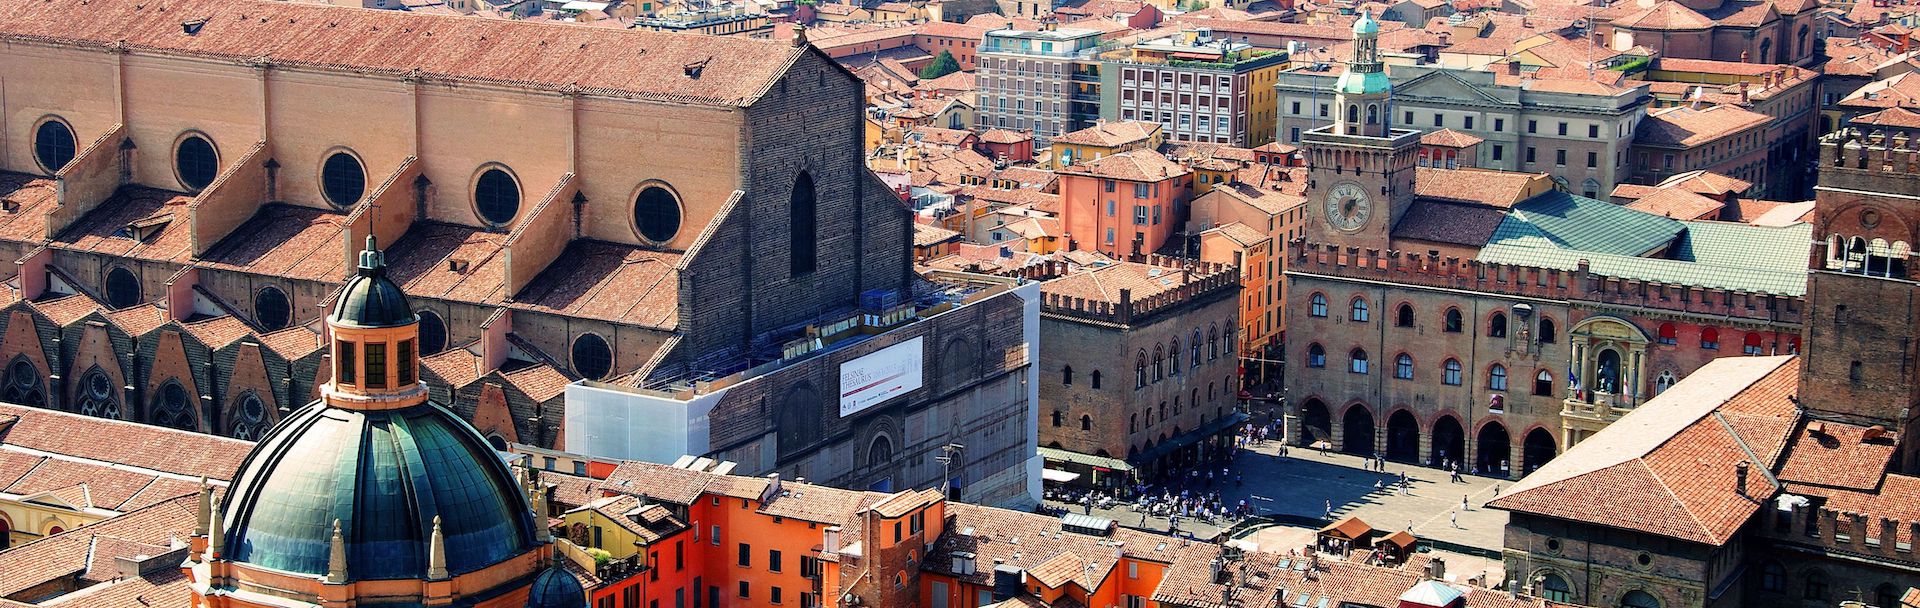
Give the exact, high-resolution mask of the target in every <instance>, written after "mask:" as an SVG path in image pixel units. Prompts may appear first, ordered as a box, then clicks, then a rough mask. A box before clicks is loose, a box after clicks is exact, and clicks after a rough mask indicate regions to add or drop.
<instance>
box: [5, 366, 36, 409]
mask: <svg viewBox="0 0 1920 608" xmlns="http://www.w3.org/2000/svg"><path fill="white" fill-rule="evenodd" d="M41 386H43V385H42V384H41V383H40V370H39V369H37V368H35V367H34V366H33V363H31V362H28V361H27V359H26V357H17V358H15V359H14V360H13V364H12V365H8V366H7V384H6V386H5V387H0V401H5V402H7V403H12V404H17V405H31V406H33V407H46V405H47V393H46V391H45V390H42V389H41Z"/></svg>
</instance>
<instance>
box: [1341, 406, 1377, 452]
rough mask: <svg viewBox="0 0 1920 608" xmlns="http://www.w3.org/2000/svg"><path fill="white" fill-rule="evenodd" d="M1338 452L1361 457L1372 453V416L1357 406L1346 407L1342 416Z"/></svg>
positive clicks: (1365, 409)
mask: <svg viewBox="0 0 1920 608" xmlns="http://www.w3.org/2000/svg"><path fill="white" fill-rule="evenodd" d="M1340 427H1341V428H1340V431H1341V433H1342V435H1343V437H1342V438H1341V440H1340V451H1342V452H1346V453H1348V454H1359V455H1362V456H1365V455H1369V454H1372V453H1373V414H1372V413H1371V412H1368V411H1367V408H1364V407H1360V406H1358V405H1350V406H1347V414H1346V415H1345V416H1342V420H1341V421H1340Z"/></svg>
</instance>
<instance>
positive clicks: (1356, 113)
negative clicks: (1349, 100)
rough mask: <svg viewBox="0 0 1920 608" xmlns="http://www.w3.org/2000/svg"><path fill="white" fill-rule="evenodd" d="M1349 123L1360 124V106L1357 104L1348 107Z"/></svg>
mask: <svg viewBox="0 0 1920 608" xmlns="http://www.w3.org/2000/svg"><path fill="white" fill-rule="evenodd" d="M1347 122H1349V123H1357V122H1360V104H1357V103H1356V104H1348V105H1347Z"/></svg>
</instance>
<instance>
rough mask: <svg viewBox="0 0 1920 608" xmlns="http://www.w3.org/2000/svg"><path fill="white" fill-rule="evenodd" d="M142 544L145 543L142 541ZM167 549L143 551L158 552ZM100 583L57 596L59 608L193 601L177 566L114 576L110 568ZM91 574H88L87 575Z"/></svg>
mask: <svg viewBox="0 0 1920 608" xmlns="http://www.w3.org/2000/svg"><path fill="white" fill-rule="evenodd" d="M143 546H145V545H143ZM165 552H166V551H164V550H163V551H158V552H153V551H152V550H149V551H147V552H145V553H144V554H148V555H158V554H160V553H165ZM140 554H141V553H126V554H123V556H126V557H134V556H137V555H140ZM95 555H99V556H105V557H106V558H107V559H111V558H112V557H113V556H112V555H109V554H106V553H99V552H96V553H95ZM100 576H103V577H105V578H104V579H100V580H102V582H101V583H99V584H97V585H94V586H91V587H87V588H86V589H82V590H80V591H76V592H73V593H69V594H66V595H63V596H60V604H59V605H60V607H61V608H125V607H127V606H139V607H140V608H190V607H191V606H192V605H193V599H192V594H191V593H190V592H189V587H188V584H187V575H186V572H185V571H183V570H181V569H179V568H162V569H159V570H155V571H153V572H149V573H146V574H143V575H140V576H137V577H131V578H114V577H113V573H112V572H107V573H104V574H102V575H100ZM90 578H91V575H90Z"/></svg>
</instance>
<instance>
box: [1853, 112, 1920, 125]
mask: <svg viewBox="0 0 1920 608" xmlns="http://www.w3.org/2000/svg"><path fill="white" fill-rule="evenodd" d="M1850 122H1851V123H1852V124H1855V125H1860V126H1872V127H1899V128H1902V129H1920V112H1915V111H1913V110H1909V109H1906V108H1904V107H1893V108H1887V109H1885V110H1881V111H1878V112H1873V113H1869V114H1862V115H1860V116H1856V117H1854V119H1853V120H1852V121H1850Z"/></svg>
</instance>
